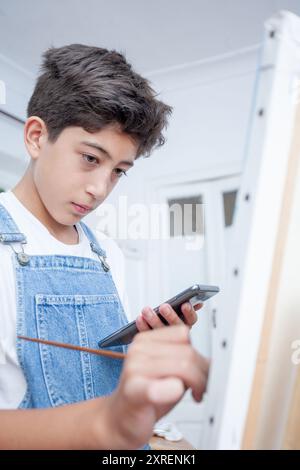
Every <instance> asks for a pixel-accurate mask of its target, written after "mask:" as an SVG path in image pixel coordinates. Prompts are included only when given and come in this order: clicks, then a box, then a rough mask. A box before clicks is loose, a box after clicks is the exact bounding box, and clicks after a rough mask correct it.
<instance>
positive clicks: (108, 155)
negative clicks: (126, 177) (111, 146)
mask: <svg viewBox="0 0 300 470" xmlns="http://www.w3.org/2000/svg"><path fill="white" fill-rule="evenodd" d="M80 143H81V144H83V145H87V146H88V147H91V148H93V149H96V150H98V151H100V152H102V153H104V155H106V156H107V157H108V158H110V160H112V159H113V158H112V156H111V155H110V153H109V152H108V151H107V150H105V149H104V148H103V147H101V145H99V144H96V142H89V141H86V140H85V141H83V142H80ZM122 163H123V164H124V165H129V166H133V165H134V164H133V163H132V162H131V161H130V160H122V161H121V162H119V164H122Z"/></svg>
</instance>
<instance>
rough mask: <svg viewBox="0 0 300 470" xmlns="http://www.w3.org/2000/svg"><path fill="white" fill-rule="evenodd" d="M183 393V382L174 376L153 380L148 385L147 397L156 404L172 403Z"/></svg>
mask: <svg viewBox="0 0 300 470" xmlns="http://www.w3.org/2000/svg"><path fill="white" fill-rule="evenodd" d="M184 394H185V386H184V384H183V382H182V381H181V380H180V379H178V378H176V377H168V378H165V379H160V380H154V381H152V382H151V383H150V385H149V387H148V397H149V399H150V401H151V403H155V404H156V405H167V404H169V405H170V404H173V403H176V402H177V401H179V400H180V399H181V398H182V396H183V395H184Z"/></svg>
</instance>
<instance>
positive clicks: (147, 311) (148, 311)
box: [142, 307, 164, 329]
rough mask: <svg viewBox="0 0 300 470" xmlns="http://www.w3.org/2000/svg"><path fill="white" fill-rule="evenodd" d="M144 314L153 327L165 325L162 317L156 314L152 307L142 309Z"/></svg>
mask: <svg viewBox="0 0 300 470" xmlns="http://www.w3.org/2000/svg"><path fill="white" fill-rule="evenodd" d="M142 316H143V319H144V320H145V321H146V322H147V323H148V325H149V326H150V327H151V328H152V329H155V328H162V327H163V326H164V324H163V322H162V321H161V319H160V318H159V317H158V316H157V315H156V313H155V312H154V310H152V308H151V307H144V308H143V310H142Z"/></svg>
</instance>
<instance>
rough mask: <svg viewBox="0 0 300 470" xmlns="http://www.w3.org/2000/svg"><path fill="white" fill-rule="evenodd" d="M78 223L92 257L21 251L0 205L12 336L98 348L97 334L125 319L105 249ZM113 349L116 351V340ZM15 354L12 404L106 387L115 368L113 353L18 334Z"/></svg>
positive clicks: (53, 400) (67, 398)
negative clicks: (19, 388)
mask: <svg viewBox="0 0 300 470" xmlns="http://www.w3.org/2000/svg"><path fill="white" fill-rule="evenodd" d="M80 224H81V227H82V229H83V230H84V232H85V234H86V236H87V237H88V239H89V242H90V246H91V249H92V250H93V251H94V252H95V253H97V255H98V257H99V261H96V260H93V259H89V258H83V257H76V256H64V255H47V256H28V255H27V254H26V237H25V236H24V235H23V234H22V233H21V232H20V231H19V229H18V227H17V226H16V224H15V222H14V220H13V219H12V217H11V216H10V214H9V212H8V211H7V210H6V209H5V208H4V206H2V205H1V204H0V242H1V243H5V244H9V245H10V247H11V249H12V251H13V252H12V258H13V264H14V269H15V281H16V297H17V298H16V301H17V335H22V336H30V337H32V338H41V339H46V340H52V341H59V342H63V343H71V344H75V345H80V346H85V347H89V348H95V349H98V346H97V342H98V341H99V339H100V338H103V337H104V336H106V335H107V334H109V333H111V332H113V331H114V330H115V329H116V328H119V327H121V326H123V325H124V324H126V323H127V319H126V315H125V313H124V310H123V307H122V304H121V302H120V299H119V296H118V292H117V289H116V287H115V284H114V281H113V279H112V276H111V273H110V270H109V266H108V265H107V263H106V261H105V251H103V250H102V249H101V247H100V246H99V244H98V242H97V239H96V238H95V236H94V235H93V233H92V231H91V230H90V229H89V228H88V227H87V226H86V225H85V224H84V223H83V222H80ZM24 245H25V250H24ZM24 251H25V252H24ZM113 349H114V350H119V351H121V352H124V347H119V348H117V347H116V348H113ZM17 354H18V360H19V363H20V365H21V368H22V370H23V373H24V375H25V378H26V382H27V390H26V394H25V396H24V397H23V400H22V402H21V403H20V405H19V408H47V407H55V406H59V405H65V404H69V403H74V402H78V401H81V400H88V399H90V398H95V397H100V396H103V395H107V394H110V393H111V392H112V391H113V390H114V389H115V388H116V386H117V384H118V380H119V376H120V373H121V369H122V360H120V359H111V358H108V357H101V356H96V355H92V354H89V353H85V352H80V351H73V350H68V349H62V348H57V347H53V346H47V345H44V344H37V343H32V342H28V341H24V340H21V339H17Z"/></svg>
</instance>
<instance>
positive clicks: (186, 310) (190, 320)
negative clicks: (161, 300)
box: [181, 302, 198, 326]
mask: <svg viewBox="0 0 300 470" xmlns="http://www.w3.org/2000/svg"><path fill="white" fill-rule="evenodd" d="M181 311H182V313H183V317H184V321H185V323H186V324H187V325H188V326H193V325H194V324H195V323H196V321H197V320H198V317H197V314H196V312H195V310H194V309H193V307H192V306H191V304H190V303H189V302H187V303H184V304H183V305H182V306H181Z"/></svg>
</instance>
